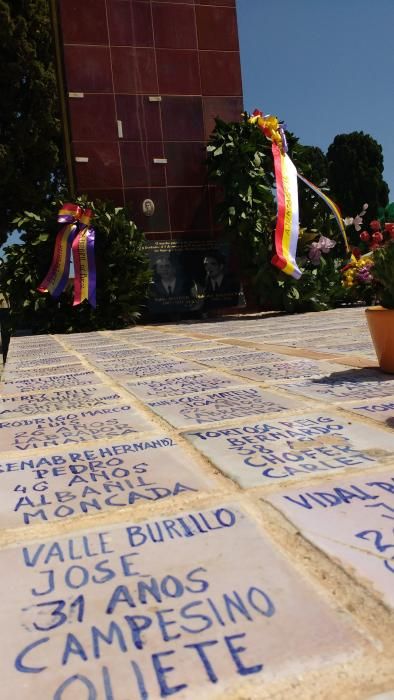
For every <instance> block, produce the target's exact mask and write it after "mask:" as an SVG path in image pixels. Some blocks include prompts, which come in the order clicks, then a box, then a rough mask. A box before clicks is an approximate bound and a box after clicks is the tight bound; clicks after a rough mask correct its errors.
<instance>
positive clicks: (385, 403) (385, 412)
mask: <svg viewBox="0 0 394 700" xmlns="http://www.w3.org/2000/svg"><path fill="white" fill-rule="evenodd" d="M346 410H347V411H352V412H354V413H357V414H358V415H359V416H365V418H371V419H372V420H376V421H379V423H384V425H385V426H386V427H387V428H394V396H391V397H387V398H386V399H381V400H379V399H375V400H374V401H365V402H359V403H358V404H356V405H350V404H346Z"/></svg>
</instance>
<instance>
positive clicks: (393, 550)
mask: <svg viewBox="0 0 394 700" xmlns="http://www.w3.org/2000/svg"><path fill="white" fill-rule="evenodd" d="M267 500H268V501H270V502H271V503H273V505H274V506H275V507H276V508H279V510H281V511H282V512H283V513H284V514H285V515H286V517H287V518H289V520H291V521H292V522H293V523H294V524H295V525H296V527H297V529H298V528H299V529H300V530H301V532H302V534H303V536H304V537H306V538H307V539H308V540H310V541H311V542H312V543H313V544H315V545H316V546H317V547H319V549H322V550H323V551H324V552H325V553H326V554H328V555H329V556H330V557H331V558H334V559H336V560H339V561H340V562H341V564H343V565H344V566H345V567H347V568H348V569H349V572H350V574H351V575H352V576H353V577H354V578H359V580H360V583H361V584H362V585H365V582H366V580H367V581H369V582H370V584H372V587H373V589H374V590H375V591H378V592H379V593H380V594H381V595H382V596H383V598H384V600H385V602H386V603H387V604H388V605H390V606H391V607H393V608H394V468H393V469H391V470H390V471H385V472H383V471H381V472H376V471H374V472H370V473H369V474H368V475H363V476H357V477H353V478H351V477H348V476H347V477H346V478H338V479H335V480H333V479H331V480H330V481H329V482H324V484H322V485H321V487H319V489H318V490H315V489H313V488H311V487H310V486H309V487H308V488H307V489H302V490H301V489H294V490H291V491H288V490H286V491H281V492H280V494H279V493H278V494H274V495H270V496H267Z"/></svg>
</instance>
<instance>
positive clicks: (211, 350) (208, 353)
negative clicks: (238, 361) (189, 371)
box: [177, 343, 239, 360]
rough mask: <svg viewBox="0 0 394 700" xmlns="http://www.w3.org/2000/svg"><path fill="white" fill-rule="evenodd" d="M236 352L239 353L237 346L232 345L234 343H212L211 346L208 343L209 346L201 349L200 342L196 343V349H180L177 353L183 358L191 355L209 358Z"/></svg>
mask: <svg viewBox="0 0 394 700" xmlns="http://www.w3.org/2000/svg"><path fill="white" fill-rule="evenodd" d="M236 353H239V347H236V346H235V347H234V345H231V346H228V345H221V346H218V344H217V343H214V344H212V346H211V345H210V344H209V347H208V348H207V347H205V346H204V349H203V350H201V343H199V345H198V349H197V350H192V349H188V350H182V351H181V352H178V353H177V355H178V356H179V357H184V358H185V359H187V358H190V357H191V356H192V355H193V356H194V357H196V358H197V357H198V359H199V360H200V358H201V359H204V358H207V359H210V358H212V359H213V358H215V357H226V356H228V355H234V354H236Z"/></svg>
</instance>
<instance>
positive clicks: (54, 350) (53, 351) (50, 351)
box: [7, 345, 66, 361]
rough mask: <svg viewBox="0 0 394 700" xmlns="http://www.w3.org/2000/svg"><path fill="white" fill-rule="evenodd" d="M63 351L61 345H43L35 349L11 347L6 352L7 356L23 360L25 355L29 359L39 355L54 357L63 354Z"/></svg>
mask: <svg viewBox="0 0 394 700" xmlns="http://www.w3.org/2000/svg"><path fill="white" fill-rule="evenodd" d="M65 352H66V349H65V348H63V347H62V346H61V345H57V346H56V347H55V346H53V347H43V348H37V349H33V348H31V349H30V348H20V349H18V350H16V351H15V350H13V349H12V348H11V349H10V351H9V352H8V356H9V357H10V359H13V360H15V359H18V360H22V361H23V360H24V359H25V358H26V355H28V356H29V358H30V359H32V358H35V359H40V358H41V357H55V356H57V355H64V353H65ZM8 356H7V357H8Z"/></svg>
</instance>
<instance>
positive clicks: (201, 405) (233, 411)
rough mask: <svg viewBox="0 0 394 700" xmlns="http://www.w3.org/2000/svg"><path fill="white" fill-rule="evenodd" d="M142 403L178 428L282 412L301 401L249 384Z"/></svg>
mask: <svg viewBox="0 0 394 700" xmlns="http://www.w3.org/2000/svg"><path fill="white" fill-rule="evenodd" d="M145 403H146V405H147V406H149V407H150V408H151V409H152V410H153V411H155V412H156V413H158V414H159V415H160V416H162V417H163V418H165V420H166V421H168V422H169V423H170V424H171V425H174V426H176V427H181V428H183V427H186V426H188V425H190V424H194V425H197V424H200V423H211V422H215V421H221V420H228V419H232V418H241V417H243V416H252V415H257V414H265V413H281V412H282V411H288V410H289V409H290V410H297V409H299V408H302V407H303V406H302V404H301V406H300V402H299V401H296V400H293V399H291V398H287V397H286V398H282V397H278V395H277V394H274V393H272V392H270V391H263V390H262V389H258V388H257V387H254V386H248V385H245V386H243V387H239V388H237V389H231V390H228V389H227V390H226V389H223V390H218V391H216V392H210V393H207V392H205V393H202V394H193V395H192V396H183V397H181V398H177V399H171V398H167V399H159V400H157V401H146V402H145ZM304 408H305V405H304Z"/></svg>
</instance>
